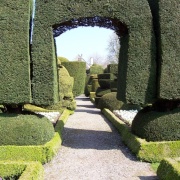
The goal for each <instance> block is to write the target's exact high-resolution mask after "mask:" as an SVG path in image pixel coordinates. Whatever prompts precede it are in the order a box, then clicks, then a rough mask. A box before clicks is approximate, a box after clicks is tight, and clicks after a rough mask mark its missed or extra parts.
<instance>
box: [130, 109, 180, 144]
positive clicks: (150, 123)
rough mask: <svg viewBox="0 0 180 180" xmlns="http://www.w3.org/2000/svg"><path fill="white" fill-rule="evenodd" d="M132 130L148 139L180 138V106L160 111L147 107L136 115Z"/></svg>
mask: <svg viewBox="0 0 180 180" xmlns="http://www.w3.org/2000/svg"><path fill="white" fill-rule="evenodd" d="M131 130H132V132H133V133H134V134H135V135H137V136H139V137H141V138H143V139H146V140H147V141H176V140H180V108H175V109H173V110H171V111H167V112H158V111H155V110H153V108H152V107H146V108H144V109H142V110H140V111H139V112H138V114H137V115H136V116H135V118H134V120H133V122H132V127H131Z"/></svg>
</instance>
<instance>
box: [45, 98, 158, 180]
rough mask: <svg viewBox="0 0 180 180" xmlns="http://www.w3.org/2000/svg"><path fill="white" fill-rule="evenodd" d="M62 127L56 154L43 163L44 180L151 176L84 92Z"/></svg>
mask: <svg viewBox="0 0 180 180" xmlns="http://www.w3.org/2000/svg"><path fill="white" fill-rule="evenodd" d="M76 101H77V109H76V111H75V113H74V114H73V115H71V116H70V117H69V119H68V121H67V123H66V125H65V127H64V131H63V144H62V147H61V148H60V150H59V152H58V154H57V156H55V157H54V159H53V160H52V161H51V162H49V163H47V164H45V165H44V168H45V180H90V179H91V180H138V179H140V180H155V179H157V177H156V174H155V173H154V172H153V171H152V170H151V168H150V164H148V163H144V162H139V161H137V159H136V157H135V156H134V155H132V153H131V152H130V151H129V149H128V148H127V147H126V146H125V145H124V144H123V143H122V141H121V137H120V135H119V133H118V132H117V131H116V129H115V128H114V127H113V126H112V125H111V124H110V123H109V122H108V121H107V120H106V119H105V117H104V116H103V115H102V114H101V112H100V110H98V109H96V108H95V107H94V105H93V104H92V103H91V102H90V101H89V99H88V98H86V97H84V96H79V97H77V98H76Z"/></svg>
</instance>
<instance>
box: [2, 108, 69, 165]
mask: <svg viewBox="0 0 180 180" xmlns="http://www.w3.org/2000/svg"><path fill="white" fill-rule="evenodd" d="M70 114H72V111H69V110H64V111H63V113H62V114H61V116H60V118H59V120H58V122H57V124H56V126H55V134H54V136H53V138H52V139H51V140H50V141H49V142H47V143H45V144H43V145H36V146H35V145H31V146H15V145H8V146H6V145H5V146H0V160H3V161H5V160H10V159H11V160H12V161H39V162H41V163H42V164H44V163H47V162H49V161H50V160H51V159H52V158H53V157H54V155H55V154H57V152H58V150H59V147H60V146H61V143H62V134H61V132H62V128H63V126H64V124H65V123H66V121H67V119H68V117H69V115H70Z"/></svg>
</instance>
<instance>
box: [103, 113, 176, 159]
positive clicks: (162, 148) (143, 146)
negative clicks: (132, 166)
mask: <svg viewBox="0 0 180 180" xmlns="http://www.w3.org/2000/svg"><path fill="white" fill-rule="evenodd" d="M102 112H103V114H104V115H105V116H106V117H107V118H108V120H110V121H111V122H112V123H113V125H114V126H115V127H116V128H117V129H118V131H119V133H120V134H121V137H122V140H123V141H124V143H125V144H126V145H127V146H128V147H129V148H130V150H131V151H132V152H133V153H135V154H136V156H137V157H138V158H139V159H140V160H142V161H148V162H160V161H161V160H162V159H164V158H172V157H179V156H180V141H161V142H147V141H146V140H144V139H141V138H138V137H137V136H135V135H134V134H132V132H131V130H130V128H129V127H128V126H127V125H126V124H125V123H124V122H123V121H121V120H120V119H119V118H117V117H116V116H115V115H114V114H113V113H112V112H111V111H110V110H108V109H103V110H102Z"/></svg>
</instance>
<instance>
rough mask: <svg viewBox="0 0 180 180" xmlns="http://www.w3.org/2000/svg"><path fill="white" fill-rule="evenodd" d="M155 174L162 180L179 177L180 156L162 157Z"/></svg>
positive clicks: (176, 179)
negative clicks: (172, 157)
mask: <svg viewBox="0 0 180 180" xmlns="http://www.w3.org/2000/svg"><path fill="white" fill-rule="evenodd" d="M157 175H158V177H159V178H160V179H164V180H169V179H173V180H179V179H180V158H174V159H170V158H166V159H163V160H162V161H161V163H160V165H159V167H158V170H157Z"/></svg>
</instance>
